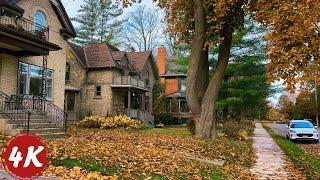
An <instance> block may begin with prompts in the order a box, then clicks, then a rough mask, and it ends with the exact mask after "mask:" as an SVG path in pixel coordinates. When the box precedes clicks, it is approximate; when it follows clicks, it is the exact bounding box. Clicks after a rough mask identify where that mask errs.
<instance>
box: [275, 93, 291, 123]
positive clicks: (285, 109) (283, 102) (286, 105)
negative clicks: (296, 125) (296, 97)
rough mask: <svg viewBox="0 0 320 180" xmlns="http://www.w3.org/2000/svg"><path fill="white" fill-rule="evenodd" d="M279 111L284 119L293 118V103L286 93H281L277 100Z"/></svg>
mask: <svg viewBox="0 0 320 180" xmlns="http://www.w3.org/2000/svg"><path fill="white" fill-rule="evenodd" d="M278 106H279V112H280V113H281V114H282V115H283V116H284V118H285V119H293V115H294V103H293V101H292V100H291V99H290V98H289V96H287V95H282V96H281V97H280V100H279V105H278Z"/></svg>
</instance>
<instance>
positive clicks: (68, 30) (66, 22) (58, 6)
mask: <svg viewBox="0 0 320 180" xmlns="http://www.w3.org/2000/svg"><path fill="white" fill-rule="evenodd" d="M50 3H51V5H52V7H53V9H54V11H55V12H56V14H57V16H58V18H59V20H60V22H61V24H62V25H63V29H62V30H61V33H63V34H65V35H68V36H69V37H76V36H77V33H76V30H75V29H74V27H73V24H72V23H71V20H70V18H69V16H68V13H67V11H66V9H65V8H64V6H63V4H62V2H61V0H50Z"/></svg>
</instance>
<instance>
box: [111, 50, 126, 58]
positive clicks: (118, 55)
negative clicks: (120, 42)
mask: <svg viewBox="0 0 320 180" xmlns="http://www.w3.org/2000/svg"><path fill="white" fill-rule="evenodd" d="M125 55H126V52H125V51H114V52H112V56H113V58H114V59H116V60H120V59H122V58H123V57H124V56H125Z"/></svg>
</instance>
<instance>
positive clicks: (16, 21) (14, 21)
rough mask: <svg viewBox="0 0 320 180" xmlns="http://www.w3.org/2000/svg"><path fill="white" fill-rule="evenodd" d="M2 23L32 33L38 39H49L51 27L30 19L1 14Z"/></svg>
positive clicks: (22, 31)
mask: <svg viewBox="0 0 320 180" xmlns="http://www.w3.org/2000/svg"><path fill="white" fill-rule="evenodd" d="M0 25H1V26H3V27H5V28H7V29H12V30H15V31H18V32H21V33H24V34H28V35H32V36H34V37H36V38H38V39H41V40H44V41H49V28H48V27H46V26H43V25H41V24H37V23H35V22H33V21H31V20H29V19H26V18H23V17H20V18H16V17H10V16H6V15H1V16H0Z"/></svg>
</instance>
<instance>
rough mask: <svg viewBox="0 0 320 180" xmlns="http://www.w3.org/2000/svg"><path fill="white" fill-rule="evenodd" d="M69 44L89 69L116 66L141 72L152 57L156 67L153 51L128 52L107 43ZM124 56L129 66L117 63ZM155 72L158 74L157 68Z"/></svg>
mask: <svg viewBox="0 0 320 180" xmlns="http://www.w3.org/2000/svg"><path fill="white" fill-rule="evenodd" d="M68 44H69V46H70V47H71V49H72V51H73V52H74V53H75V55H76V57H77V59H79V61H80V62H81V63H82V64H84V65H85V67H86V68H88V69H97V68H112V67H114V68H119V69H129V70H130V71H131V72H133V73H139V72H141V71H142V70H143V68H144V67H145V65H146V63H147V61H148V59H150V58H151V61H152V62H151V63H152V65H153V67H154V68H156V66H155V63H154V60H153V56H152V53H151V51H148V52H130V53H127V52H125V51H120V50H119V49H118V48H116V47H114V46H112V45H109V44H106V43H99V44H89V45H86V46H84V47H82V46H78V45H76V44H73V43H71V42H68ZM124 57H126V58H127V59H128V62H129V65H128V67H125V66H123V65H120V64H118V63H117V60H121V59H122V58H124ZM155 74H157V73H156V70H155Z"/></svg>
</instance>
